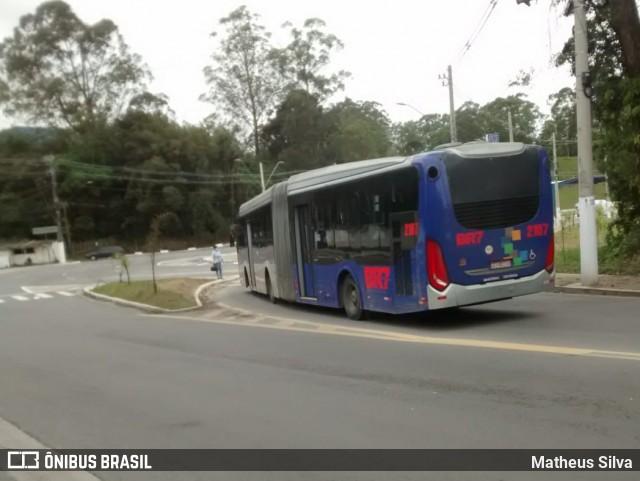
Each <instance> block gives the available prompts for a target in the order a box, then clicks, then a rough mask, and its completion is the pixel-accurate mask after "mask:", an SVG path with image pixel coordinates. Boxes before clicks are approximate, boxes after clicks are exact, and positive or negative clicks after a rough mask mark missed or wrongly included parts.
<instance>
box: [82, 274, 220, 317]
mask: <svg viewBox="0 0 640 481" xmlns="http://www.w3.org/2000/svg"><path fill="white" fill-rule="evenodd" d="M219 282H220V281H219V280H215V281H211V282H207V283H205V284H202V285H201V286H199V287H198V288H197V289H196V292H195V293H194V295H193V297H194V299H195V301H196V304H197V306H193V307H185V308H183V309H164V308H162V307H157V306H151V305H149V304H143V303H141V302H134V301H127V300H126V299H120V298H119V297H112V296H107V295H105V294H98V293H97V292H93V289H95V287H97V286H95V287H85V288H84V289H83V293H84V295H85V296H87V297H91V298H93V299H97V300H99V301H107V302H113V303H114V304H120V305H123V306H127V307H135V308H137V309H141V310H143V311H145V312H151V313H156V314H177V313H181V312H189V311H195V310H197V309H200V308H202V301H201V300H200V293H201V292H202V291H203V290H204V289H205V288H206V287H209V286H211V285H213V284H217V283H219Z"/></svg>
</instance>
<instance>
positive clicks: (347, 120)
mask: <svg viewBox="0 0 640 481" xmlns="http://www.w3.org/2000/svg"><path fill="white" fill-rule="evenodd" d="M326 121H327V125H328V129H329V134H328V137H327V149H326V151H325V162H326V163H329V164H333V163H344V162H353V161H355V160H363V159H372V158H376V157H384V156H386V155H388V154H389V151H390V148H391V141H390V136H389V130H390V122H389V118H388V117H387V114H386V112H384V111H383V110H381V109H380V104H378V103H377V102H369V101H365V102H354V101H353V100H351V99H346V100H344V101H342V102H340V103H338V104H336V105H334V106H333V107H332V108H331V109H330V110H329V111H328V112H327V117H326Z"/></svg>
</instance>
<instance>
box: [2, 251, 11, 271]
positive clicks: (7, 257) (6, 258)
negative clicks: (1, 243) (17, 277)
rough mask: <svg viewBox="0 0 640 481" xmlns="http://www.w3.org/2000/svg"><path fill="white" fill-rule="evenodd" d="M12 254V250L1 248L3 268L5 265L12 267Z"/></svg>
mask: <svg viewBox="0 0 640 481" xmlns="http://www.w3.org/2000/svg"><path fill="white" fill-rule="evenodd" d="M11 256H12V251H10V250H6V251H2V250H0V269H3V268H5V267H11Z"/></svg>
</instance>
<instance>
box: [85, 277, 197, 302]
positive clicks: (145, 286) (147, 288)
mask: <svg viewBox="0 0 640 481" xmlns="http://www.w3.org/2000/svg"><path fill="white" fill-rule="evenodd" d="M207 282H209V281H208V280H204V279H161V280H158V281H156V283H157V286H158V292H157V293H154V292H153V282H152V281H131V284H127V283H126V282H112V283H110V284H104V285H102V286H98V287H96V288H95V289H94V290H93V292H96V293H98V294H103V295H105V296H111V297H117V298H119V299H124V300H127V301H133V302H139V303H142V304H148V305H150V306H155V307H160V308H162V309H185V308H187V307H196V306H197V305H198V304H197V303H196V301H195V298H194V294H195V291H196V289H197V288H198V287H200V286H201V285H202V284H205V283H207Z"/></svg>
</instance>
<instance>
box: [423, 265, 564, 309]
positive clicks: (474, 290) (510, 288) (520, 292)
mask: <svg viewBox="0 0 640 481" xmlns="http://www.w3.org/2000/svg"><path fill="white" fill-rule="evenodd" d="M552 279H555V273H553V274H549V273H548V272H547V271H542V272H539V273H537V274H535V275H533V276H529V277H523V278H521V279H509V280H506V281H497V282H491V283H488V284H478V285H473V286H462V285H459V284H451V285H450V286H449V287H447V289H445V290H444V291H443V292H438V291H436V290H435V289H434V288H432V287H431V286H428V287H427V296H428V305H429V309H430V310H431V309H443V308H446V307H456V306H466V305H470V304H481V303H484V302H491V301H498V300H501V299H509V298H511V297H517V296H524V295H527V294H535V293H537V292H540V291H542V290H544V289H545V288H546V287H547V286H549V285H550V284H551V280H552Z"/></svg>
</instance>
